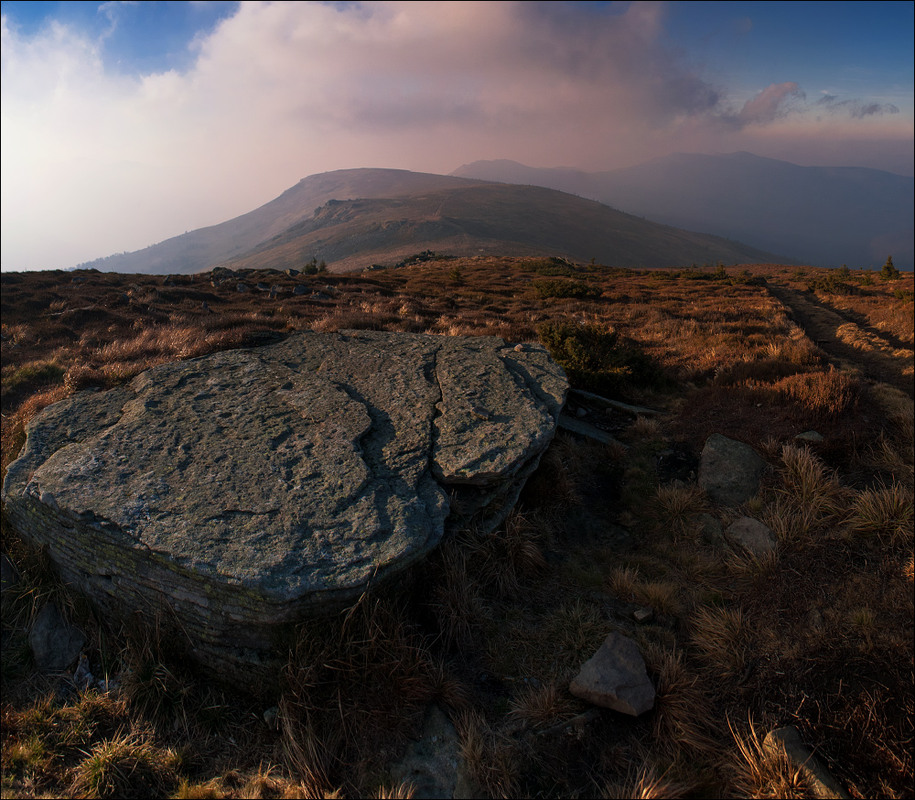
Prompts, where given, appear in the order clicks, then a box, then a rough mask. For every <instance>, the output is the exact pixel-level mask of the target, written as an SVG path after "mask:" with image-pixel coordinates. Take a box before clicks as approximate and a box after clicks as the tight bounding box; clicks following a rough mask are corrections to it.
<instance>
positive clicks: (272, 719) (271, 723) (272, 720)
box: [264, 706, 280, 730]
mask: <svg viewBox="0 0 915 800" xmlns="http://www.w3.org/2000/svg"><path fill="white" fill-rule="evenodd" d="M279 713H280V710H279V708H277V707H276V706H270V708H268V709H267V710H266V711H265V712H264V722H265V723H266V724H267V727H268V728H271V729H273V730H276V728H277V727H278V726H277V717H278V716H279Z"/></svg>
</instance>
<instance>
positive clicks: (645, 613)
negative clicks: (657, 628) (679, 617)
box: [632, 606, 654, 625]
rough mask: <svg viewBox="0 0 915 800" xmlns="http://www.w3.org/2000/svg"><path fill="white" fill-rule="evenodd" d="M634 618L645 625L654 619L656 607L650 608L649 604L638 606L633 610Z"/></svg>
mask: <svg viewBox="0 0 915 800" xmlns="http://www.w3.org/2000/svg"><path fill="white" fill-rule="evenodd" d="M632 618H633V619H634V620H635V621H636V622H638V623H639V624H640V625H644V624H645V623H647V622H651V621H652V620H653V619H654V609H652V608H649V607H648V606H644V607H642V608H637V609H636V610H635V611H633V612H632Z"/></svg>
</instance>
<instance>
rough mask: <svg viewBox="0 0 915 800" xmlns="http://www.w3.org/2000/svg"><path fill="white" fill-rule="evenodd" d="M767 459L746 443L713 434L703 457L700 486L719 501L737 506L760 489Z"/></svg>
mask: <svg viewBox="0 0 915 800" xmlns="http://www.w3.org/2000/svg"><path fill="white" fill-rule="evenodd" d="M765 468H766V462H765V461H763V460H762V458H760V457H759V455H758V454H757V453H756V451H755V450H754V449H753V448H752V447H750V446H749V445H747V444H744V443H743V442H736V441H734V440H733V439H728V438H727V437H726V436H722V435H721V434H720V433H713V434H712V435H711V436H709V437H708V439H707V440H706V442H705V447H703V448H702V455H701V456H700V459H699V485H700V486H701V487H702V488H703V489H705V492H706V494H708V496H709V497H710V498H711V499H712V500H713V501H714V502H716V503H721V504H722V505H726V506H736V505H740V504H741V503H744V502H746V501H747V500H749V499H750V498H751V497H753V495H754V494H756V492H757V491H758V490H759V480H760V478H761V477H762V474H763V471H764V470H765Z"/></svg>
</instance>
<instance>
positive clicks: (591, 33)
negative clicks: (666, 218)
mask: <svg viewBox="0 0 915 800" xmlns="http://www.w3.org/2000/svg"><path fill="white" fill-rule="evenodd" d="M913 9H915V4H913V3H912V2H909V1H908V0H907V1H906V2H861V3H859V2H799V1H797V0H794V1H792V2H632V3H628V2H609V3H603V2H593V3H588V2H564V3H557V2H549V3H536V2H520V3H519V2H505V3H502V2H482V3H476V2H466V1H462V2H457V3H448V2H431V3H424V2H381V3H373V2H341V3H318V2H313V3H310V2H275V3H268V2H243V3H234V2H105V3H98V2H91V3H87V2H37V1H36V0H31V2H2V3H0V13H2V48H0V61H2V92H0V125H2V130H0V150H2V169H0V184H2V193H0V200H2V239H0V243H2V247H0V251H2V252H0V266H2V268H3V269H4V270H21V269H40V268H66V267H71V266H75V265H76V264H78V263H81V262H85V261H89V260H91V259H95V258H99V257H102V256H107V255H111V254H112V253H117V252H123V251H132V250H137V249H140V248H143V247H146V246H148V245H150V244H153V243H156V242H158V241H162V240H163V239H167V238H169V237H171V236H175V235H178V234H181V233H184V232H185V231H187V230H193V229H195V228H199V227H203V226H206V225H212V224H216V223H219V222H222V221H224V220H226V219H230V218H232V217H235V216H238V215H239V214H243V213H245V212H247V211H250V210H252V209H254V208H256V207H258V206H260V205H262V204H263V203H265V202H268V201H269V200H271V199H273V198H274V197H276V196H277V195H279V194H281V193H282V192H283V191H284V190H285V189H287V188H289V187H290V186H292V185H294V184H295V183H296V182H298V181H299V180H300V179H301V178H303V177H306V176H308V175H312V174H316V173H320V172H326V171H329V170H335V169H349V168H357V167H385V168H396V169H409V170H416V171H422V172H436V173H444V174H447V173H449V172H451V171H452V170H454V169H456V168H457V167H459V166H461V165H462V164H466V163H469V162H472V161H476V160H479V159H498V158H508V159H513V160H515V161H520V162H522V163H524V164H527V165H529V166H535V167H554V166H565V167H577V168H580V169H585V170H607V169H615V168H619V167H626V166H631V165H634V164H638V163H642V162H644V161H647V160H650V159H652V158H658V157H662V156H665V155H667V154H669V153H672V152H695V153H712V154H714V153H731V152H735V151H739V150H745V151H749V152H752V153H756V154H757V155H761V156H767V157H771V158H779V159H784V160H786V161H791V162H793V163H796V164H802V165H811V166H858V167H871V168H876V169H883V170H888V171H891V172H897V173H900V174H905V175H912V174H913V171H915V165H913V132H915V113H913V62H915V53H913V29H915V19H913Z"/></svg>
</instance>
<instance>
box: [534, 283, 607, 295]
mask: <svg viewBox="0 0 915 800" xmlns="http://www.w3.org/2000/svg"><path fill="white" fill-rule="evenodd" d="M533 287H534V289H535V290H536V292H537V294H538V295H540V297H541V298H543V299H546V298H549V297H558V298H560V299H564V298H573V299H575V300H596V299H597V298H598V297H600V295H601V291H600V289H598V288H597V287H596V286H588V284H586V283H583V282H582V281H575V280H561V279H558V278H557V279H543V280H536V281H534V283H533Z"/></svg>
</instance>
